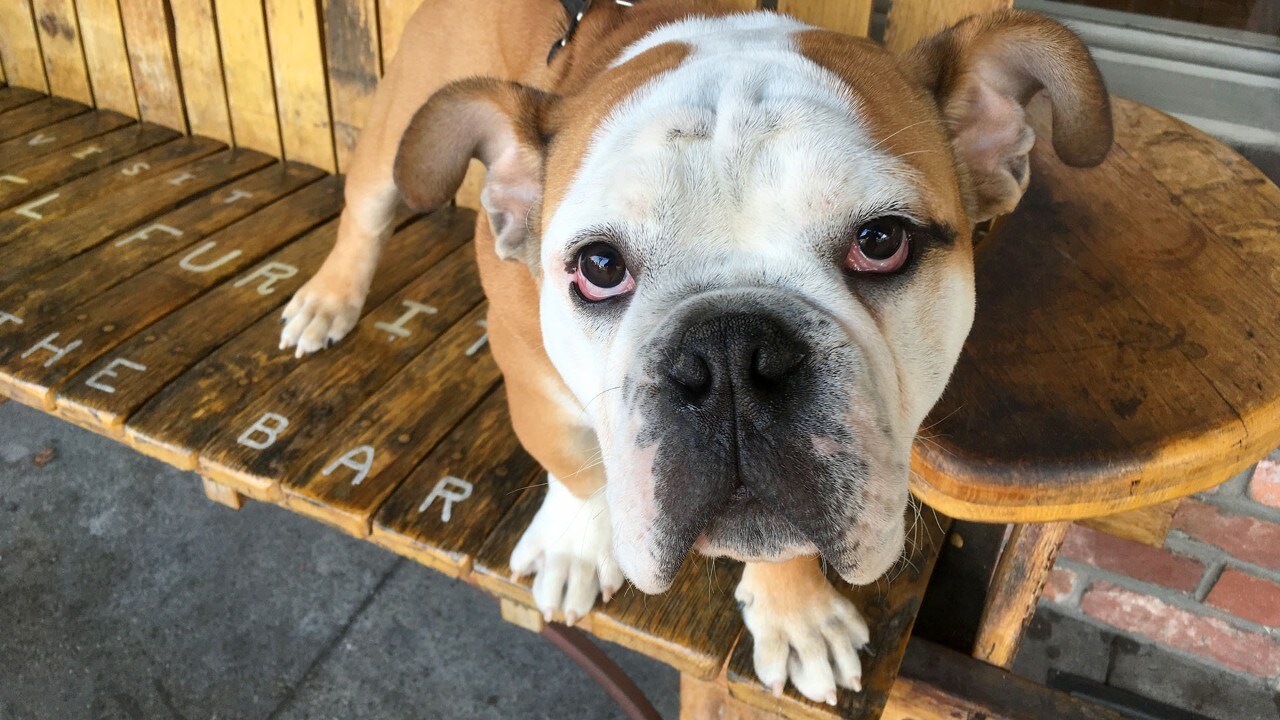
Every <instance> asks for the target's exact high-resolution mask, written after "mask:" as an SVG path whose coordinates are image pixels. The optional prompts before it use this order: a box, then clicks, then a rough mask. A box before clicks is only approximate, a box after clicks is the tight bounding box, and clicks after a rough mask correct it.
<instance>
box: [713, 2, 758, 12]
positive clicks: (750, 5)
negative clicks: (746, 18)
mask: <svg viewBox="0 0 1280 720" xmlns="http://www.w3.org/2000/svg"><path fill="white" fill-rule="evenodd" d="M722 4H724V5H728V6H729V7H731V8H733V9H735V10H741V11H742V12H750V11H751V10H759V9H760V0H723V1H722Z"/></svg>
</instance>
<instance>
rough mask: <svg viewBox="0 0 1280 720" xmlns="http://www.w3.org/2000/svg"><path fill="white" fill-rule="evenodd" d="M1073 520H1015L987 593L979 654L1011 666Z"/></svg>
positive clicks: (975, 648) (976, 647)
mask: <svg viewBox="0 0 1280 720" xmlns="http://www.w3.org/2000/svg"><path fill="white" fill-rule="evenodd" d="M1070 527H1071V523H1067V522H1056V523H1035V524H1030V525H1015V526H1014V527H1013V530H1012V532H1010V533H1009V539H1008V541H1007V542H1006V543H1005V546H1004V550H1003V551H1002V552H1001V553H1000V560H999V562H997V563H996V569H995V573H994V574H993V575H992V576H991V588H990V590H989V591H988V593H987V602H986V606H985V607H984V608H983V610H982V620H981V621H980V622H979V624H978V636H977V638H976V639H975V640H974V642H973V656H974V657H975V658H977V659H979V660H982V661H984V662H988V663H991V664H992V665H996V666H998V667H1002V668H1005V669H1006V670H1007V669H1009V668H1011V667H1013V660H1014V658H1016V657H1017V656H1018V648H1019V647H1021V646H1022V634H1023V633H1024V632H1025V631H1026V629H1027V623H1029V622H1031V616H1032V615H1033V614H1034V613H1035V610H1036V603H1037V602H1039V601H1040V593H1041V592H1043V591H1044V584H1045V581H1046V580H1048V579H1049V571H1050V570H1052V569H1053V563H1054V561H1055V560H1057V558H1058V550H1059V549H1061V547H1062V539H1063V538H1065V537H1066V536H1067V529H1068V528H1070Z"/></svg>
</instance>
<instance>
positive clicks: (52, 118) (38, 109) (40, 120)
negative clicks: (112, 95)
mask: <svg viewBox="0 0 1280 720" xmlns="http://www.w3.org/2000/svg"><path fill="white" fill-rule="evenodd" d="M88 111H89V108H88V107H86V106H84V105H81V104H80V103H78V102H75V101H74V100H66V99H63V98H42V99H40V100H36V101H35V102H32V103H27V104H25V105H22V106H20V107H16V108H14V109H12V110H10V111H8V112H6V113H4V114H0V140H9V139H12V138H16V137H18V136H20V135H25V134H27V133H29V132H31V131H32V130H39V129H40V128H43V127H45V126H48V125H51V124H53V123H56V122H58V121H59V120H62V119H65V118H69V117H72V116H75V115H79V114H81V113H84V112H88Z"/></svg>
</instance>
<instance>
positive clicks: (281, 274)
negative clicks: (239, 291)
mask: <svg viewBox="0 0 1280 720" xmlns="http://www.w3.org/2000/svg"><path fill="white" fill-rule="evenodd" d="M236 252H240V251H239V250H237V251H236ZM297 274H298V268H296V267H294V266H292V265H289V264H286V263H282V262H276V261H274V260H272V261H271V262H269V263H267V264H265V265H263V266H262V267H260V268H258V269H257V270H254V271H253V272H251V273H249V274H248V275H245V276H244V277H242V278H240V279H239V280H237V281H236V284H235V286H236V287H244V286H245V285H248V284H249V283H251V282H253V279H254V278H259V277H260V278H266V279H265V280H263V281H262V284H261V285H259V286H258V294H259V295H270V294H271V293H273V292H275V284H276V281H277V280H284V279H285V278H291V277H293V276H294V275H297Z"/></svg>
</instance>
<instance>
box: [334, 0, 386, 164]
mask: <svg viewBox="0 0 1280 720" xmlns="http://www.w3.org/2000/svg"><path fill="white" fill-rule="evenodd" d="M324 34H325V45H324V49H325V55H326V56H327V59H328V68H329V103H330V108H331V110H332V114H333V139H334V144H335V146H336V148H335V149H336V150H337V156H338V170H339V171H342V170H345V169H346V166H347V161H348V158H349V157H350V155H351V151H352V150H354V149H355V146H356V139H357V138H358V137H359V135H360V128H361V127H363V126H364V122H365V118H366V117H368V115H369V108H370V106H371V105H372V104H373V91H374V90H375V89H376V88H377V86H378V78H380V77H382V54H381V48H380V42H379V37H378V2H377V0H324Z"/></svg>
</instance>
